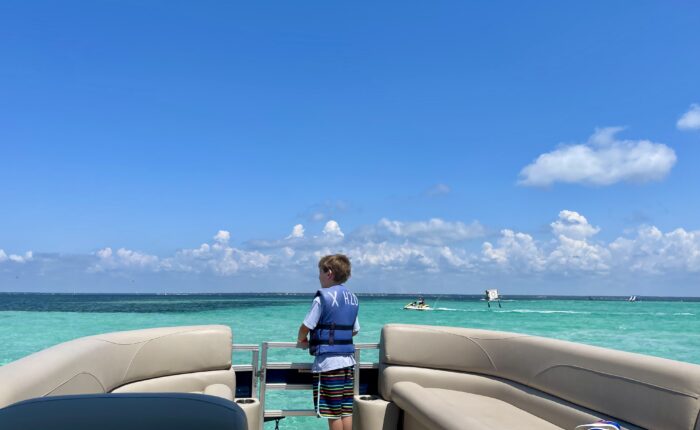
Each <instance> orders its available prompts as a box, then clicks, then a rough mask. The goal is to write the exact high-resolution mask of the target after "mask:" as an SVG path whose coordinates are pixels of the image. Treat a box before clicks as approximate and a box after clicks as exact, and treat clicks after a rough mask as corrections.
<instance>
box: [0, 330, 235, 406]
mask: <svg viewBox="0 0 700 430" xmlns="http://www.w3.org/2000/svg"><path fill="white" fill-rule="evenodd" d="M232 344H233V341H232V333H231V328H230V327H228V326H223V325H207V326H184V327H163V328H154V329H145V330H134V331H124V332H117V333H108V334H101V335H96V336H89V337H84V338H80V339H75V340H72V341H69V342H65V343H61V344H58V345H55V346H53V347H51V348H48V349H45V350H43V351H40V352H37V353H35V354H32V355H30V356H28V357H25V358H22V359H20V360H17V361H14V362H12V363H9V364H7V365H5V366H0V384H1V385H2V389H1V390H0V408H2V407H5V406H8V405H10V404H13V403H15V402H18V401H21V400H26V399H31V398H36V397H45V396H58V395H69V394H96V393H137V392H140V393H145V392H151V393H153V392H179V393H190V392H196V393H206V391H207V388H208V387H212V388H209V390H210V391H211V392H212V393H216V395H217V396H219V397H224V398H229V400H232V399H233V396H232V395H230V394H229V392H230V393H234V392H235V389H236V374H235V372H234V370H233V369H232V367H231V350H232ZM219 385H223V386H224V387H225V388H227V389H228V391H227V392H224V391H225V390H223V388H224V387H221V386H219ZM206 394H209V393H206Z"/></svg>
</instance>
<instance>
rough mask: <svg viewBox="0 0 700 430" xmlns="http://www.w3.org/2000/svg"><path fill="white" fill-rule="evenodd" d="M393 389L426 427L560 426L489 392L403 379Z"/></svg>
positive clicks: (547, 429) (496, 429)
mask: <svg viewBox="0 0 700 430" xmlns="http://www.w3.org/2000/svg"><path fill="white" fill-rule="evenodd" d="M392 391H393V399H394V402H395V403H396V405H397V406H398V407H399V408H401V409H402V410H403V411H406V413H410V415H411V417H412V418H413V420H414V421H417V423H418V424H420V425H421V426H422V427H423V428H425V429H434V428H441V429H449V430H502V429H518V430H562V428H561V427H558V426H556V425H554V424H552V423H550V422H549V421H546V420H543V419H542V418H539V417H537V416H535V415H533V414H531V413H529V412H526V411H524V410H522V409H519V408H517V407H515V406H513V405H512V404H510V403H507V402H504V401H503V400H499V399H495V398H493V397H489V396H482V395H479V394H473V393H466V392H463V391H455V390H445V389H442V388H424V387H421V386H420V385H418V384H415V383H413V382H406V381H404V382H398V383H396V384H394V387H393V388H392ZM409 411H410V412H409ZM414 427H418V426H415V425H414ZM567 430H568V429H567Z"/></svg>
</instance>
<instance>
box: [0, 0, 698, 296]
mask: <svg viewBox="0 0 700 430" xmlns="http://www.w3.org/2000/svg"><path fill="white" fill-rule="evenodd" d="M698 22H700V7H699V6H698V5H697V3H695V2H690V1H672V2H646V1H645V2H639V1H635V2H631V1H630V2H614V3H611V2H585V3H576V4H574V3H562V2H553V1H552V2H537V3H536V4H522V3H521V2H489V3H486V2H434V3H432V4H426V3H423V2H384V3H381V4H377V3H376V2H373V3H369V2H360V3H358V2H354V3H352V4H339V3H328V2H303V3H298V2H297V3H290V2H267V3H265V4H247V5H246V4H240V5H235V4H230V3H227V2H155V1H153V2H127V1H120V2H116V1H104V2H70V1H68V2H60V3H56V2H26V1H8V2H3V3H2V4H1V5H0V100H2V102H1V103H0V181H1V183H2V186H1V187H0V291H81V292H90V291H117V292H129V291H140V292H146V291H159V292H160V291H193V292H195V291H230V292H236V291H261V290H262V291H284V290H292V291H308V290H311V289H313V288H315V286H316V284H315V282H316V281H315V273H314V269H315V261H316V259H317V256H318V255H320V254H322V253H325V252H347V253H348V254H350V255H351V257H352V259H353V262H354V269H355V274H354V277H353V281H352V285H353V286H354V287H355V288H356V289H358V290H359V291H386V292H424V293H429V292H453V293H465V294H471V293H478V292H480V291H482V290H483V289H484V288H494V287H495V288H501V289H502V290H503V291H506V292H511V293H533V294H540V293H551V294H555V293H558V294H583V295H591V294H607V293H610V294H612V293H615V294H654V295H664V294H673V295H692V296H696V295H698V294H699V293H700V290H698V288H699V287H700V198H698V195H699V194H700V193H698V187H699V185H700V171H699V169H697V166H698V162H700V107H698V105H697V104H698V103H700V78H699V76H700V55H697V52H698V48H699V47H700V32H699V31H698V30H697V23H698ZM297 225H300V226H301V227H296V230H294V231H293V229H294V228H295V226H297ZM302 231H303V233H302ZM204 245H206V246H204Z"/></svg>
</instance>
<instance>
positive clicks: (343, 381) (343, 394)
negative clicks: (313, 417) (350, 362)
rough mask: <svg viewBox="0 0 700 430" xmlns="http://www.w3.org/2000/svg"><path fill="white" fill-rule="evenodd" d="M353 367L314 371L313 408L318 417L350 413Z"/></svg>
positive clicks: (335, 416) (340, 415)
mask: <svg viewBox="0 0 700 430" xmlns="http://www.w3.org/2000/svg"><path fill="white" fill-rule="evenodd" d="M353 381H354V378H353V368H352V367H344V368H342V369H336V370H329V371H328V372H322V373H314V408H315V409H316V413H317V414H318V416H319V417H323V418H331V419H333V418H342V417H348V416H351V415H352V396H353Z"/></svg>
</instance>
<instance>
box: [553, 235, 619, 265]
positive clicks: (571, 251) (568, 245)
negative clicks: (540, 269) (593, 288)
mask: <svg viewBox="0 0 700 430" xmlns="http://www.w3.org/2000/svg"><path fill="white" fill-rule="evenodd" d="M558 239H559V244H558V246H557V247H556V248H555V249H554V250H553V251H552V252H551V253H550V254H549V256H548V257H547V265H548V269H549V270H550V271H557V270H561V271H562V272H564V273H566V272H567V271H568V270H578V271H597V272H605V271H607V270H608V269H609V268H610V266H609V261H610V251H608V250H607V249H606V248H604V247H602V246H599V245H595V244H591V243H589V242H588V241H587V240H586V239H573V238H571V237H567V236H564V235H560V236H559V238H558Z"/></svg>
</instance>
